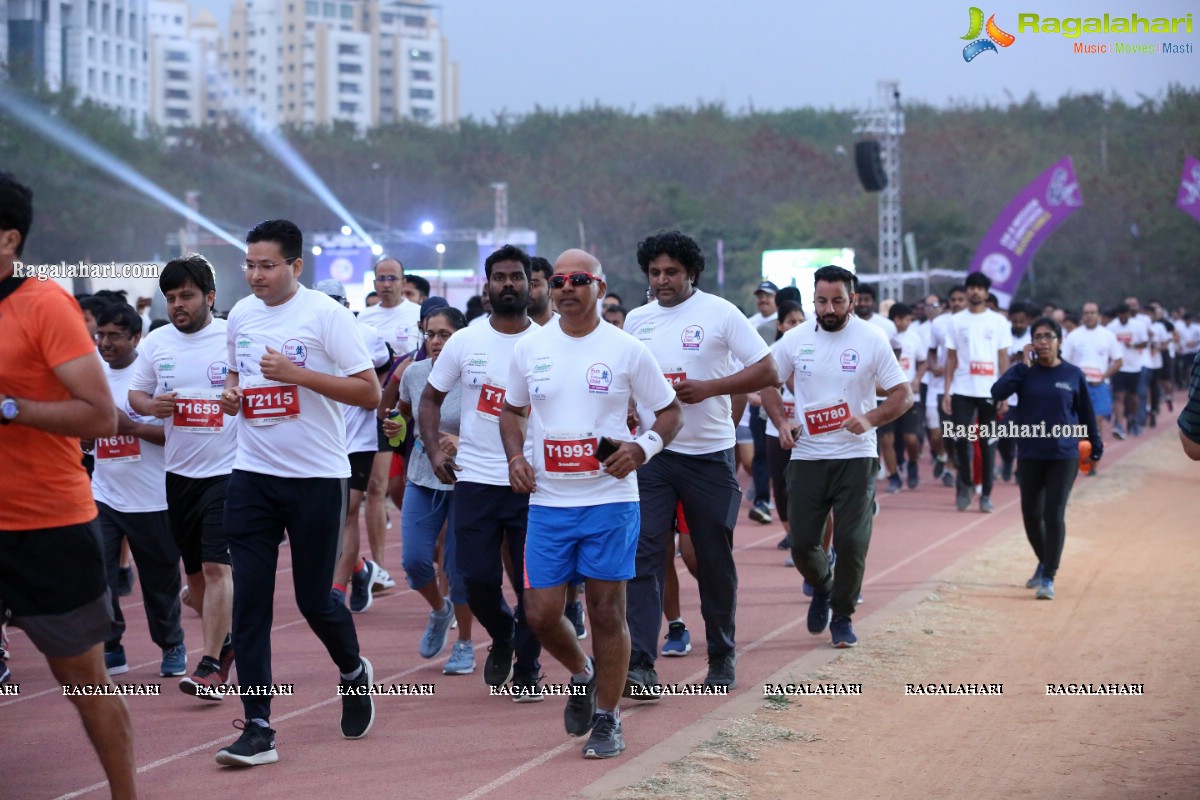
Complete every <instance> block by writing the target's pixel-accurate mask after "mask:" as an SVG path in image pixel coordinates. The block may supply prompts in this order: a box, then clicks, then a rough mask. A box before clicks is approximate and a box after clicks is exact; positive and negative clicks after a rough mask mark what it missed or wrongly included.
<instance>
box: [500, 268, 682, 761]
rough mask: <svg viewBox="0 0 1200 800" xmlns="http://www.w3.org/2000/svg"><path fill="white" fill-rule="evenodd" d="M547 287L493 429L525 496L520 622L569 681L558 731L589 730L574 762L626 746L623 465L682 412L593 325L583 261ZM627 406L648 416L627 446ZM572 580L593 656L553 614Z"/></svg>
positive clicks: (630, 503)
mask: <svg viewBox="0 0 1200 800" xmlns="http://www.w3.org/2000/svg"><path fill="white" fill-rule="evenodd" d="M547 283H548V284H549V286H550V291H551V293H552V296H553V299H554V304H555V306H556V307H557V308H558V312H559V314H560V317H559V319H558V321H557V322H551V323H550V324H548V325H546V326H545V327H544V328H539V329H538V330H537V331H535V332H534V333H533V334H532V335H530V336H529V337H527V338H525V339H523V340H522V341H521V342H519V343H518V344H517V346H516V347H515V348H514V350H513V358H512V364H511V366H510V368H509V374H508V394H507V395H506V397H505V401H504V409H503V411H502V413H501V415H500V436H501V439H502V440H503V442H504V455H505V458H506V459H507V460H508V472H509V480H510V481H511V483H512V487H513V490H514V491H517V492H525V493H531V497H530V500H529V533H528V536H527V538H526V549H525V585H526V589H525V599H526V606H527V610H528V612H527V613H528V614H529V624H530V625H531V626H532V627H533V629H534V631H535V632H536V633H537V635H538V638H539V639H540V640H541V642H542V644H543V645H544V646H545V647H546V649H547V650H548V651H550V653H551V654H552V655H553V656H554V657H555V658H556V659H558V661H559V662H560V663H561V664H562V665H563V666H565V667H566V668H567V669H568V670H569V671H570V672H571V681H572V683H573V684H574V685H575V686H578V687H579V690H580V694H578V695H571V696H570V698H569V700H568V701H567V706H566V709H565V711H564V723H565V726H566V729H567V733H569V734H571V735H572V736H582V735H584V734H586V733H589V732H590V733H591V736H590V738H589V739H588V741H587V744H585V745H584V748H583V756H584V758H612V757H614V756H617V755H619V754H620V753H621V751H622V750H624V749H625V741H624V737H623V735H622V731H621V720H620V715H619V713H618V711H617V704H618V702H619V701H620V697H621V689H622V687H623V686H624V683H625V676H624V672H625V665H626V663H627V662H628V659H629V646H630V645H629V634H628V632H627V631H626V628H625V625H624V615H625V582H626V581H627V580H629V579H630V578H632V577H633V576H634V573H635V570H634V559H635V556H636V554H637V549H638V544H637V541H638V531H639V528H640V523H639V510H638V478H637V475H636V474H635V470H636V469H637V468H638V467H640V466H641V465H643V464H645V463H646V462H648V461H650V460H651V459H652V458H653V457H655V456H656V455H658V454H659V453H660V451H661V450H662V448H663V446H664V445H665V444H667V443H669V442H670V441H671V440H672V439H673V438H674V436H675V434H676V433H678V432H679V428H680V426H681V425H682V411H681V409H680V406H679V402H678V401H677V400H676V399H675V392H674V390H673V389H672V388H671V386H670V384H668V383H667V381H665V380H664V379H663V377H662V372H661V370H660V369H659V367H658V364H657V363H656V362H655V360H654V356H653V355H651V353H650V351H649V350H648V349H647V348H646V346H645V345H643V344H641V343H640V342H638V341H637V340H636V339H633V338H632V337H629V336H627V335H625V334H624V333H623V332H621V331H619V330H617V329H616V328H615V327H613V326H612V325H609V324H607V323H605V322H603V321H602V320H601V319H600V315H599V311H598V308H597V302H596V301H597V300H598V299H599V298H600V297H601V296H603V294H604V290H605V288H606V287H605V283H604V278H603V277H602V273H601V268H600V262H599V261H597V260H596V259H595V257H593V256H591V255H590V254H588V253H585V252H584V251H582V250H568V251H566V252H565V253H563V254H562V255H561V256H559V257H558V260H557V262H555V264H554V274H553V275H551V276H550V278H549V280H548V281H547ZM632 400H636V401H639V402H640V403H642V404H643V406H644V407H645V408H646V409H647V415H648V419H647V420H646V421H644V422H643V425H642V434H641V435H640V436H639V437H638V438H637V439H635V440H634V441H628V431H629V428H628V426H627V416H628V409H629V403H630V401H632ZM530 419H532V423H530ZM530 430H531V431H532V433H533V444H534V446H533V453H532V458H530V457H529V453H527V451H526V449H525V445H526V441H527V440H528V436H527V433H528V431H530ZM578 578H583V579H585V580H586V581H587V592H586V595H585V596H586V599H587V606H588V616H589V617H590V618H591V621H592V634H593V642H594V644H593V653H594V660H593V659H589V658H588V657H587V655H586V654H585V653H584V651H583V648H582V647H581V646H580V644H579V639H578V637H577V635H576V632H575V628H574V626H572V625H571V623H570V622H569V621H567V620H566V619H565V618H564V617H563V603H564V601H565V599H566V592H567V586H568V584H570V583H571V582H572V581H574V580H577V579H578Z"/></svg>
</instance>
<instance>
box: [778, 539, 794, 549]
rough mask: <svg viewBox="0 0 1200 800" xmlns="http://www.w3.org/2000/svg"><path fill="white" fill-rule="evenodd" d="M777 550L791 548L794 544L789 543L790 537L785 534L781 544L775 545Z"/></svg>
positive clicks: (780, 541)
mask: <svg viewBox="0 0 1200 800" xmlns="http://www.w3.org/2000/svg"><path fill="white" fill-rule="evenodd" d="M775 549H776V550H791V549H792V546H791V545H790V544H788V538H787V537H786V536H785V537H783V538H782V539H780V540H779V544H777V545H775Z"/></svg>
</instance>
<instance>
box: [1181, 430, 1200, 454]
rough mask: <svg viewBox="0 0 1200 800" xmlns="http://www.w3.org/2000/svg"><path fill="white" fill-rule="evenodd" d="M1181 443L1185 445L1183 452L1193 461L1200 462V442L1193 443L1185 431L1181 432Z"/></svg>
mask: <svg viewBox="0 0 1200 800" xmlns="http://www.w3.org/2000/svg"><path fill="white" fill-rule="evenodd" d="M1179 441H1180V442H1181V443H1182V444H1183V452H1184V455H1186V456H1187V457H1188V458H1190V459H1191V460H1192V461H1200V442H1193V441H1192V440H1191V439H1189V438H1188V437H1187V434H1186V433H1184V432H1183V431H1180V432H1179Z"/></svg>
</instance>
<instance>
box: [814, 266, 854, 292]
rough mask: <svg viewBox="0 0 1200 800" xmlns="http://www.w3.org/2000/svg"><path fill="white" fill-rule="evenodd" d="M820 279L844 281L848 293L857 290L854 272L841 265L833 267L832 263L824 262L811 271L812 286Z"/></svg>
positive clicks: (836, 281)
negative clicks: (823, 264) (817, 268)
mask: <svg viewBox="0 0 1200 800" xmlns="http://www.w3.org/2000/svg"><path fill="white" fill-rule="evenodd" d="M821 281H825V282H826V283H844V284H846V291H847V292H848V293H849V294H854V293H855V292H857V291H858V278H856V277H854V273H853V272H851V271H850V270H848V269H845V268H843V267H835V266H834V265H833V264H826V265H825V266H823V267H821V268H820V269H819V270H817V271H816V272H815V273H813V287H814V288H815V287H816V285H817V284H818V283H820V282H821Z"/></svg>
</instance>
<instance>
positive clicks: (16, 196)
mask: <svg viewBox="0 0 1200 800" xmlns="http://www.w3.org/2000/svg"><path fill="white" fill-rule="evenodd" d="M31 225H33V190H32V189H30V188H29V187H28V186H26V185H25V184H23V183H21V182H19V181H18V180H17V179H16V178H15V177H13V174H12V173H11V172H0V230H4V231H14V230H15V231H16V232H17V233H19V234H20V235H21V241H20V242H19V243H18V244H17V251H16V252H17V255H21V253H22V251H24V250H25V240H26V239H27V238H29V228H30V226H31Z"/></svg>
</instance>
